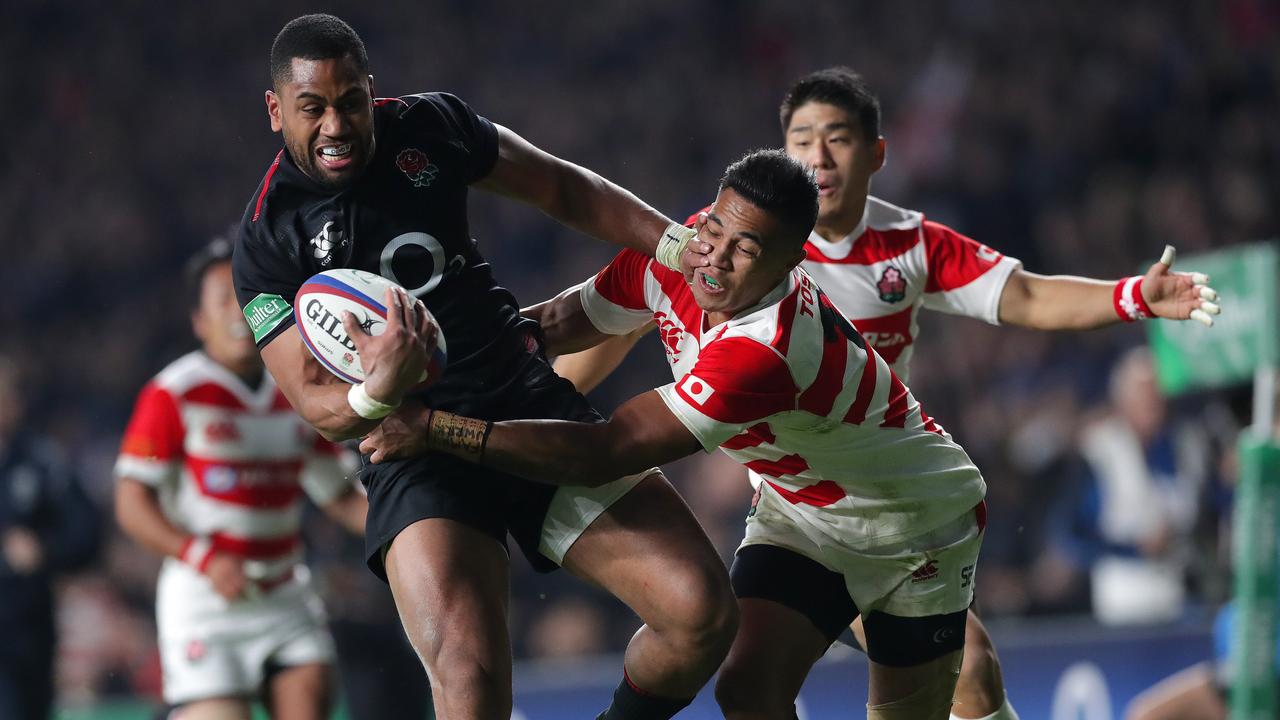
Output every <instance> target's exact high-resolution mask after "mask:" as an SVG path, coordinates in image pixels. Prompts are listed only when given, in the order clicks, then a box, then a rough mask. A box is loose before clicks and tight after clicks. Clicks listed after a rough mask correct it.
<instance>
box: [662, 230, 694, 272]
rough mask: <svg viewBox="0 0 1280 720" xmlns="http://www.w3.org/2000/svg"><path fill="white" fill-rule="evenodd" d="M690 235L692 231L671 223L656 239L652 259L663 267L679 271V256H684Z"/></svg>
mask: <svg viewBox="0 0 1280 720" xmlns="http://www.w3.org/2000/svg"><path fill="white" fill-rule="evenodd" d="M691 233H693V230H691V229H689V228H687V227H685V226H683V225H681V224H680V223H671V224H670V225H668V226H667V229H666V230H663V231H662V237H661V238H659V239H658V247H657V249H655V250H654V252H653V258H654V259H655V260H657V261H658V264H660V265H662V266H663V267H667V268H671V269H672V270H676V271H679V270H680V256H681V255H683V254H684V249H685V246H687V245H688V244H689V238H690V236H691Z"/></svg>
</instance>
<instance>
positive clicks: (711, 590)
mask: <svg viewBox="0 0 1280 720" xmlns="http://www.w3.org/2000/svg"><path fill="white" fill-rule="evenodd" d="M563 567H564V568H565V569H566V570H568V571H570V572H571V573H573V574H574V575H576V576H578V577H580V578H583V579H586V580H588V581H591V582H594V583H596V584H598V585H600V586H602V587H604V588H605V589H606V590H608V591H609V592H611V593H613V594H614V595H615V596H616V597H617V598H618V599H620V600H622V601H623V602H625V603H626V604H627V605H628V606H629V607H631V609H632V610H634V611H635V612H636V614H638V615H639V616H640V617H641V618H644V619H645V620H646V621H648V622H652V621H653V620H654V619H655V618H660V617H662V616H664V615H668V614H673V613H679V614H690V615H700V616H706V615H707V614H711V615H728V616H731V615H733V614H734V606H733V595H732V593H731V592H730V590H729V575H728V572H727V571H726V569H725V567H724V562H723V561H721V560H720V557H719V555H717V554H716V551H715V548H714V547H713V546H712V545H711V541H710V540H709V539H708V538H707V534H706V532H705V531H704V530H703V529H702V526H701V525H699V524H698V521H697V520H696V519H695V518H694V516H693V512H692V511H690V510H689V506H688V505H686V504H685V502H684V500H683V499H682V498H681V497H680V495H679V494H678V493H677V492H676V491H675V488H673V487H671V484H670V483H668V482H667V479H666V478H665V477H664V476H663V475H662V473H660V472H657V471H654V472H652V473H650V474H649V475H647V476H645V477H644V478H643V479H642V480H640V482H639V483H637V484H636V485H635V487H634V488H632V489H631V491H630V492H628V493H627V494H626V495H624V496H622V497H621V498H620V499H618V500H617V501H616V502H614V503H613V504H611V505H610V506H609V507H608V508H607V509H606V510H605V511H604V512H603V513H601V514H600V515H599V516H598V517H597V518H596V519H595V520H594V521H593V522H592V523H591V524H590V525H589V526H588V527H587V528H586V530H584V531H583V532H582V534H581V535H580V536H579V537H578V539H577V540H576V541H575V542H574V543H573V545H572V546H571V547H570V548H569V549H568V551H567V552H566V553H565V555H564V560H563Z"/></svg>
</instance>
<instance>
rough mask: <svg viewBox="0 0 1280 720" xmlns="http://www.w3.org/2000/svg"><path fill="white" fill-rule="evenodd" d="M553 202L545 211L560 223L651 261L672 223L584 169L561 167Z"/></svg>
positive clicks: (607, 181) (618, 188)
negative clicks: (649, 258) (646, 256)
mask: <svg viewBox="0 0 1280 720" xmlns="http://www.w3.org/2000/svg"><path fill="white" fill-rule="evenodd" d="M558 175H559V181H558V183H557V188H556V190H557V192H556V193H555V198H556V199H555V202H554V203H552V204H551V205H549V206H548V207H546V208H543V209H544V211H545V212H546V213H547V214H548V215H550V216H551V217H553V218H555V219H556V220H558V221H559V222H560V223H562V224H564V225H567V226H569V227H571V228H573V229H575V230H577V231H579V232H582V233H585V234H587V235H590V236H591V237H594V238H597V239H599V240H603V241H604V242H607V243H610V244H612V245H619V246H621V247H628V248H631V249H633V250H636V251H638V252H641V253H644V254H645V255H648V256H650V257H652V256H653V254H654V251H655V250H656V249H657V246H658V240H659V239H660V238H661V237H662V233H663V231H664V230H665V229H666V228H667V226H668V225H669V224H671V220H670V219H669V218H667V217H666V216H665V215H663V214H662V213H660V212H658V211H657V210H654V209H653V208H652V207H649V205H647V204H646V203H645V202H644V201H642V200H640V198H638V197H636V196H635V195H634V194H632V193H631V192H630V191H628V190H626V189H625V188H623V187H621V186H619V185H616V184H614V183H612V182H610V181H609V180H606V179H605V178H603V177H601V176H600V175H597V174H596V173H594V172H592V171H591V170H588V169H586V168H583V167H580V166H577V165H573V164H572V163H567V162H566V163H563V165H562V166H561V168H560V172H559V173H558Z"/></svg>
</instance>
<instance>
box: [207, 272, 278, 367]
mask: <svg viewBox="0 0 1280 720" xmlns="http://www.w3.org/2000/svg"><path fill="white" fill-rule="evenodd" d="M191 326H192V329H193V330H194V331H195V334H196V337H198V338H200V342H201V344H202V345H203V346H204V352H205V354H206V355H208V356H209V357H210V358H212V359H213V361H214V362H216V363H218V364H219V365H222V366H224V367H226V368H228V369H230V370H231V371H233V372H236V373H238V374H251V373H253V372H256V370H257V369H258V368H259V367H261V364H262V359H261V357H260V356H259V355H258V348H257V347H255V346H254V344H253V333H251V332H250V331H249V324H248V323H247V322H245V319H244V313H242V312H240V304H239V303H237V302H236V294H235V290H234V286H233V285H232V284H231V263H229V262H221V263H217V264H215V265H211V266H210V267H209V269H208V270H205V272H204V279H203V280H202V281H201V282H200V304H199V305H197V306H196V310H195V312H194V313H192V314H191Z"/></svg>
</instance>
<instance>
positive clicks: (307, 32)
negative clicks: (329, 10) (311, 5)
mask: <svg viewBox="0 0 1280 720" xmlns="http://www.w3.org/2000/svg"><path fill="white" fill-rule="evenodd" d="M344 57H349V58H351V59H352V60H354V61H355V63H356V69H358V70H359V71H360V74H361V75H368V74H369V56H368V54H366V53H365V50H364V41H363V40H361V39H360V36H359V35H357V34H356V31H355V30H353V29H351V26H350V25H348V24H346V23H345V22H343V21H342V19H341V18H338V17H334V16H333V15H328V14H325V13H315V14H313V15H303V16H302V17H296V18H294V19H292V20H290V21H289V22H288V23H286V24H285V26H284V27H283V28H281V29H280V34H278V35H276V40H275V42H273V43H271V82H272V83H273V84H274V85H275V87H276V88H277V89H279V88H280V86H282V85H283V84H284V83H286V82H288V81H289V77H290V72H291V71H292V69H293V59H294V58H302V59H303V60H331V59H333V58H344Z"/></svg>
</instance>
